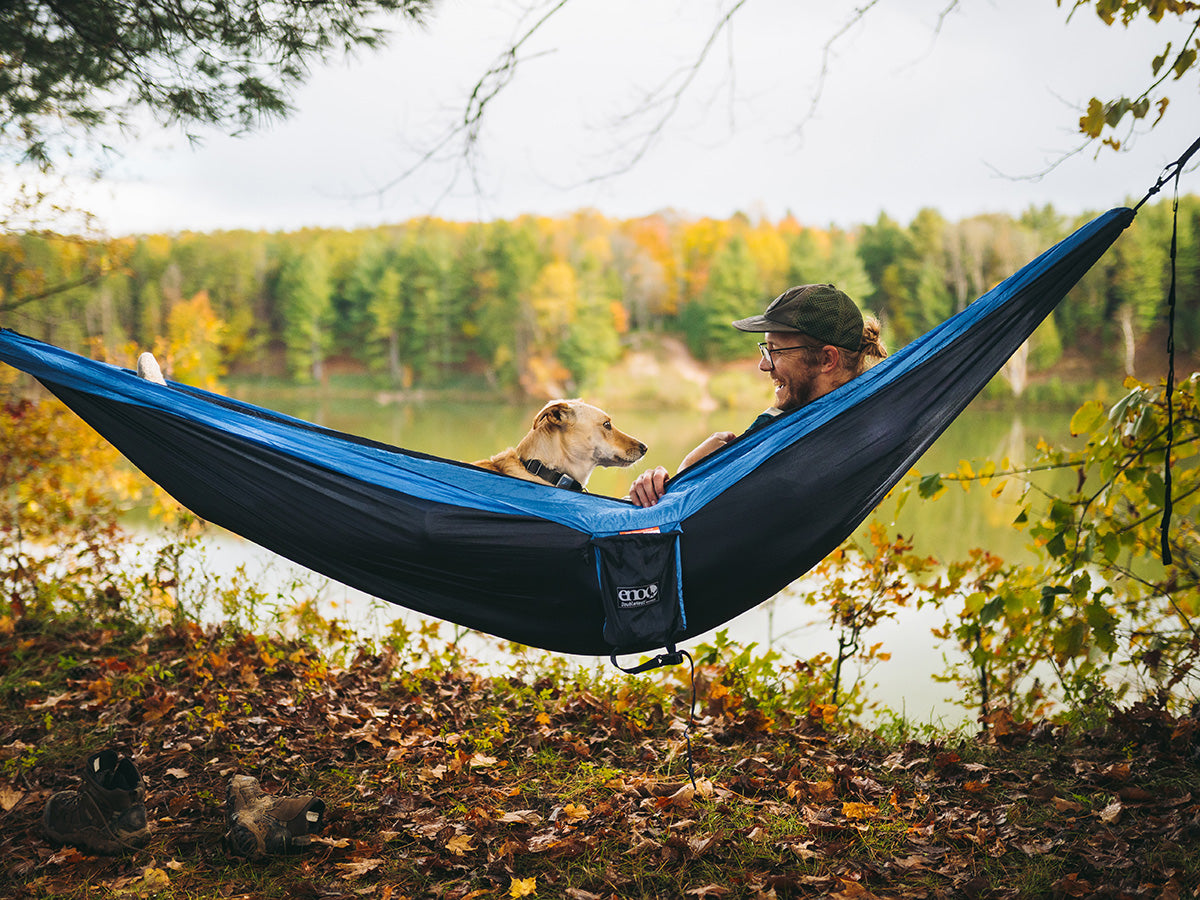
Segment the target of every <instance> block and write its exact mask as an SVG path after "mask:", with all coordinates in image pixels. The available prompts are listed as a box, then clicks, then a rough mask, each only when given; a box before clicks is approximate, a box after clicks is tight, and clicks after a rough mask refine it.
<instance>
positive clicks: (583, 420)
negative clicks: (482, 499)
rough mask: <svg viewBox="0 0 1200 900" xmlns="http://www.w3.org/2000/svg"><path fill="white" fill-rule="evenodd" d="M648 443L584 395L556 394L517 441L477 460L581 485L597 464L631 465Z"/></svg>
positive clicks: (530, 477)
mask: <svg viewBox="0 0 1200 900" xmlns="http://www.w3.org/2000/svg"><path fill="white" fill-rule="evenodd" d="M645 453H646V445H645V444H643V443H642V442H641V441H639V440H638V439H637V438H633V437H630V436H629V435H627V434H625V433H624V432H621V431H618V430H617V429H616V428H614V427H613V423H612V417H611V416H609V414H608V413H606V412H605V411H604V410H602V409H597V408H596V407H594V406H591V405H590V404H587V403H584V402H583V401H582V400H551V401H550V402H549V403H547V404H546V405H545V406H543V407H542V410H541V412H539V413H538V414H537V415H536V416H535V417H534V419H533V427H532V428H530V429H529V433H528V434H526V435H525V437H523V438H521V441H520V443H518V444H517V446H516V447H509V448H508V449H507V450H502V451H501V452H500V453H497V454H496V455H495V456H493V457H491V458H490V459H481V460H479V461H478V462H475V463H472V465H475V466H479V467H480V468H481V469H489V470H491V471H492V472H500V473H501V474H504V475H513V476H515V477H517V478H524V479H525V480H526V481H538V482H541V483H543V484H552V485H555V486H557V487H565V488H570V489H573V490H577V491H581V490H583V488H584V485H586V484H587V480H588V478H590V477H591V474H592V470H593V469H595V468H596V466H628V465H630V464H631V463H635V462H637V461H638V460H639V459H641V458H642V457H643V456H644V455H645Z"/></svg>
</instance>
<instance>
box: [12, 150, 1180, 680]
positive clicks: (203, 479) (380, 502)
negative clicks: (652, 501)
mask: <svg viewBox="0 0 1200 900" xmlns="http://www.w3.org/2000/svg"><path fill="white" fill-rule="evenodd" d="M1198 151H1200V139H1198V140H1197V141H1196V142H1195V143H1194V144H1193V145H1192V146H1191V147H1190V148H1188V150H1187V152H1185V153H1184V154H1183V155H1182V156H1181V157H1180V158H1179V159H1178V160H1176V161H1175V162H1174V163H1172V164H1171V165H1170V166H1168V167H1167V169H1166V170H1165V171H1164V174H1163V175H1162V177H1160V178H1159V181H1158V183H1157V184H1156V185H1155V186H1154V187H1153V188H1152V189H1151V191H1150V193H1148V194H1147V196H1146V198H1145V199H1143V200H1142V201H1141V203H1139V204H1138V207H1139V208H1140V206H1141V205H1142V204H1144V203H1145V202H1146V199H1149V197H1150V196H1153V194H1155V193H1157V191H1158V190H1160V189H1161V188H1162V187H1163V186H1164V185H1165V184H1167V183H1168V182H1170V181H1171V180H1174V181H1175V185H1176V188H1175V190H1176V215H1177V208H1178V203H1177V198H1178V183H1179V175H1180V172H1181V171H1182V169H1183V168H1184V166H1185V165H1186V164H1187V162H1188V160H1189V159H1190V158H1191V157H1192V156H1193V155H1194V154H1195V153H1197V152H1198ZM1135 211H1136V208H1135V209H1134V210H1131V209H1115V210H1111V211H1109V212H1108V213H1106V214H1103V215H1101V216H1099V217H1097V218H1096V219H1094V220H1093V221H1092V222H1090V223H1088V224H1087V225H1085V226H1083V227H1082V228H1080V229H1079V230H1078V231H1077V232H1076V233H1075V234H1073V235H1071V236H1070V237H1068V238H1067V239H1065V240H1064V241H1062V242H1060V243H1059V244H1058V245H1056V246H1055V247H1052V248H1050V249H1049V250H1047V251H1046V252H1045V253H1043V254H1042V255H1041V256H1039V257H1038V258H1037V259H1035V260H1033V261H1031V262H1030V263H1029V264H1027V265H1026V266H1024V267H1023V268H1022V269H1021V270H1020V271H1018V272H1016V273H1014V274H1013V275H1012V276H1011V277H1010V278H1008V279H1006V280H1005V281H1004V282H1003V283H1001V284H1000V285H998V286H997V287H996V288H993V289H992V290H991V291H989V292H988V293H987V294H985V295H984V296H983V297H981V298H979V299H978V300H977V301H975V302H974V303H972V304H970V305H969V306H968V307H967V308H966V309H965V310H964V311H963V312H961V313H959V314H957V315H955V316H953V317H951V318H950V319H948V320H947V321H946V322H944V323H942V324H941V325H939V326H938V327H936V328H935V329H933V330H932V331H930V332H928V333H927V334H925V335H923V336H921V337H919V338H917V339H916V340H914V341H913V342H911V343H910V344H908V345H907V346H905V347H904V348H902V349H900V350H899V351H897V352H896V353H894V354H892V356H891V357H889V358H888V359H886V360H884V361H883V362H881V363H880V364H879V365H877V366H875V367H873V368H872V369H870V370H868V371H867V372H866V373H864V374H862V375H860V376H858V377H857V378H855V379H853V380H852V381H851V382H850V383H848V384H847V385H845V386H843V387H842V388H839V389H838V390H837V391H834V392H832V393H831V394H828V395H826V396H825V397H822V398H820V399H818V400H816V401H814V402H813V403H810V404H808V405H807V406H805V407H803V408H801V409H798V410H795V411H792V412H789V413H787V414H784V415H781V416H778V417H777V418H776V420H775V421H774V422H772V423H771V424H770V425H767V426H766V427H763V428H760V429H758V430H757V431H755V432H753V433H751V434H749V435H747V436H745V437H743V438H741V439H739V440H738V441H735V442H733V443H732V444H730V445H729V446H727V447H725V448H723V449H722V450H721V451H719V452H717V453H714V454H712V455H711V456H709V457H708V458H706V459H704V460H702V461H701V462H700V463H698V464H696V465H695V466H692V467H691V468H689V469H688V470H687V471H686V472H683V473H680V474H679V475H678V476H677V477H676V478H674V479H672V481H671V485H670V486H669V489H668V491H667V494H666V495H665V496H664V497H663V499H662V500H661V501H660V503H659V504H658V506H656V507H653V508H650V509H640V508H638V507H635V506H633V505H632V504H630V503H628V502H625V501H621V500H617V499H614V498H607V497H602V496H598V495H591V494H579V493H574V492H570V491H563V490H558V489H553V488H549V487H545V486H541V485H536V484H533V483H531V482H526V481H521V480H518V479H513V478H507V477H504V476H501V475H497V474H494V473H491V472H486V471H483V470H480V469H476V468H474V467H472V466H469V465H467V464H464V463H458V462H455V461H452V460H445V459H439V458H437V457H431V456H429V455H427V454H421V453H417V452H414V451H410V450H404V449H401V448H398V447H391V446H388V445H385V444H381V443H378V442H375V441H369V440H366V439H363V438H357V437H354V436H350V435H344V434H340V433H338V432H334V431H332V430H330V429H326V428H322V427H321V426H317V425H313V424H311V423H307V422H303V421H301V420H298V419H294V418H291V417H288V416H284V415H281V414H279V413H275V412H272V411H270V410H266V409H262V408H259V407H254V406H251V405H250V404H246V403H242V402H240V401H237V400H234V399H232V398H226V397H220V396H219V395H215V394H210V393H208V392H205V391H201V390H199V389H197V388H192V387H189V386H187V385H182V384H176V383H172V384H169V385H168V386H167V387H162V386H159V385H156V384H152V383H150V382H147V381H145V380H143V379H139V378H137V377H136V375H135V374H134V373H132V372H130V371H129V370H126V369H119V368H116V367H113V366H108V365H106V364H103V363H98V362H95V361H93V360H87V359H84V358H83V357H79V356H77V355H75V354H71V353H68V352H67V351H64V350H60V349H59V348H55V347H52V346H50V345H47V344H43V343H41V342H38V341H34V340H33V339H30V338H26V337H24V336H21V335H18V334H16V333H15V332H12V331H7V330H0V361H4V362H7V363H9V364H11V365H14V366H16V367H17V368H20V369H23V370H24V371H26V372H29V373H30V374H32V375H34V376H35V377H36V378H38V379H39V380H40V381H41V382H42V383H43V384H44V385H46V386H47V387H48V388H49V389H50V390H51V391H52V392H53V393H54V394H56V395H57V396H58V397H59V398H60V399H62V400H63V401H64V402H65V403H66V404H67V405H68V406H69V407H70V408H71V409H73V410H74V411H75V412H76V413H78V414H79V415H80V416H81V417H82V418H84V419H85V420H86V421H87V422H88V423H89V424H91V425H92V426H93V427H94V428H95V429H96V430H97V431H99V432H100V433H101V434H102V435H103V436H104V437H105V438H107V439H108V440H109V441H110V442H111V443H113V444H114V445H116V446H117V447H118V449H120V450H121V451H122V453H124V454H125V456H126V457H128V458H129V459H130V461H131V462H133V464H134V465H136V466H137V467H138V468H140V469H142V470H143V471H144V472H146V474H148V475H149V476H150V477H151V478H152V479H153V480H154V481H156V482H157V483H158V484H160V485H161V486H162V487H163V488H165V489H166V490H167V491H168V493H171V494H172V495H173V496H175V497H176V499H178V500H179V501H180V502H181V503H183V505H184V506H186V507H188V508H189V509H191V510H192V511H194V512H195V513H196V514H197V515H199V516H200V517H201V518H203V519H206V520H208V521H211V522H214V523H216V524H218V525H222V526H224V527H225V528H228V529H229V530H230V531H233V532H234V533H236V534H240V535H242V536H243V537H245V538H247V539H249V540H251V541H253V542H255V543H258V544H261V545H262V546H264V547H267V548H269V549H271V550H274V551H275V552H277V553H279V554H280V555H282V556H285V557H287V558H289V559H292V560H293V561H295V562H298V563H300V564H301V565H305V566H307V567H308V568H311V569H314V570H315V571H318V572H321V573H322V574H324V575H326V576H328V577H330V578H333V579H334V580H337V581H341V582H343V583H345V584H348V585H350V586H352V587H355V588H357V589H359V590H361V591H363V592H364V593H367V594H370V595H373V596H376V597H379V598H381V599H384V600H386V601H388V602H391V603H395V604H398V605H401V606H405V607H407V608H409V609H413V610H416V611H418V612H421V613H424V614H426V615H431V616H433V617H436V618H441V619H447V620H449V621H453V622H456V623H457V624H460V625H464V626H466V627H469V628H474V629H478V630H481V631H485V632H488V633H490V634H493V635H496V636H499V637H501V638H505V639H508V640H512V641H515V642H518V643H522V644H527V645H531V646H535V647H540V648H543V649H546V650H551V651H554V652H565V653H575V654H583V655H596V656H609V655H615V654H616V653H621V654H634V653H644V652H647V651H651V650H655V649H657V648H662V647H666V648H667V652H666V653H665V654H660V656H659V657H657V658H656V659H655V660H652V661H651V662H655V661H658V662H662V663H677V662H680V661H682V659H683V658H684V657H683V655H682V654H681V653H680V652H679V651H678V650H677V649H676V644H677V642H680V641H683V640H686V639H688V638H691V637H694V636H697V635H699V634H702V633H705V632H707V631H709V630H711V629H712V628H715V627H717V626H719V625H721V624H723V623H724V622H727V621H729V620H730V619H732V618H733V617H734V616H736V615H738V614H740V613H741V612H744V611H745V610H747V609H750V608H751V607H753V606H756V605H758V604H759V603H761V602H762V601H763V600H766V599H767V598H769V597H771V596H773V595H774V594H776V593H778V592H779V590H781V589H782V588H783V587H785V586H786V585H788V584H790V583H792V582H794V581H795V580H796V578H798V577H800V575H802V574H803V573H804V572H807V571H808V570H809V569H811V568H812V567H813V566H814V565H816V564H817V563H818V562H820V560H821V559H823V558H824V557H825V556H826V555H828V553H830V552H831V551H833V550H834V549H836V547H837V546H838V545H839V544H840V543H841V542H842V541H843V540H844V539H845V537H846V536H847V535H848V534H850V533H852V532H853V530H854V528H856V527H857V526H858V525H859V524H860V523H861V522H862V521H863V520H864V519H865V518H866V517H867V515H869V513H870V511H871V510H872V509H874V508H875V506H876V505H877V504H878V503H879V501H880V500H882V499H883V497H884V496H885V495H886V493H887V492H888V491H889V490H890V489H891V488H892V487H893V486H894V485H895V484H896V483H898V482H899V480H900V478H902V477H903V475H904V473H906V472H908V471H909V470H910V469H911V467H912V465H913V464H915V463H916V461H917V459H918V458H919V457H920V456H921V455H922V454H923V453H924V451H925V450H926V449H927V448H928V447H929V446H930V445H931V444H932V443H933V441H934V440H936V438H937V437H938V436H939V435H940V434H941V433H942V432H943V431H944V430H945V428H946V427H947V426H948V425H949V423H950V422H951V421H952V420H953V419H954V418H955V417H956V416H957V415H958V414H959V412H961V411H962V410H963V409H965V407H966V406H967V404H968V403H969V402H970V401H971V399H973V398H974V396H975V395H976V394H977V393H978V392H979V391H980V390H982V388H983V387H984V386H985V385H986V383H987V382H988V381H989V380H990V379H991V378H992V376H993V375H994V374H995V373H996V372H997V371H999V369H1000V368H1001V367H1002V366H1003V365H1004V363H1005V362H1006V361H1007V360H1008V359H1009V357H1011V355H1012V354H1013V352H1015V350H1016V349H1017V348H1018V347H1019V346H1020V345H1021V344H1022V343H1023V342H1024V341H1025V340H1026V339H1027V338H1028V337H1029V335H1030V334H1032V332H1033V330H1034V329H1036V327H1037V325H1038V324H1040V322H1041V321H1042V320H1043V319H1044V318H1045V317H1046V316H1047V315H1049V314H1050V312H1051V311H1052V310H1053V308H1054V307H1055V306H1056V305H1057V303H1058V302H1059V301H1060V300H1061V299H1062V297H1063V296H1064V295H1065V294H1066V293H1067V292H1068V291H1069V290H1070V289H1071V287H1072V286H1074V284H1075V283H1076V282H1077V281H1078V279H1079V278H1080V277H1081V276H1082V275H1083V273H1084V272H1086V271H1087V270H1088V269H1089V268H1090V267H1091V266H1092V265H1093V264H1094V262H1095V261H1096V260H1097V259H1099V257H1100V256H1101V255H1103V253H1104V252H1106V250H1107V249H1108V247H1109V246H1110V245H1111V243H1112V242H1113V241H1114V240H1115V239H1116V238H1117V237H1118V236H1119V234H1120V233H1121V232H1122V231H1123V230H1124V228H1125V227H1127V226H1128V224H1129V223H1130V222H1131V221H1132V219H1133V217H1134V214H1135ZM1175 245H1176V238H1175V235H1174V233H1173V237H1172V250H1171V260H1172V279H1171V290H1170V295H1169V300H1168V306H1169V310H1170V311H1169V316H1171V318H1172V325H1171V327H1170V328H1169V329H1168V331H1169V333H1168V354H1169V355H1170V356H1171V365H1170V367H1169V371H1168V420H1169V422H1170V423H1171V425H1170V426H1169V429H1168V440H1172V439H1173V414H1172V412H1171V408H1170V401H1171V393H1172V391H1173V389H1174V381H1173V362H1174V360H1173V354H1174V337H1173V309H1174V304H1175V278H1174V267H1175V257H1176V246H1175ZM1167 464H1168V466H1169V465H1170V451H1169V447H1168V453H1167ZM1169 478H1170V475H1169V472H1168V474H1167V476H1166V478H1165V479H1164V480H1166V481H1167V483H1168V493H1167V497H1168V506H1167V507H1166V508H1165V510H1164V516H1163V520H1162V524H1161V527H1162V534H1163V549H1164V551H1165V553H1164V555H1165V556H1166V558H1167V559H1169V555H1167V554H1169V549H1168V546H1167V545H1168V532H1169V524H1170V506H1169V503H1170V489H1169ZM685 594H686V598H685ZM636 668H639V669H641V668H643V667H642V666H638V667H636Z"/></svg>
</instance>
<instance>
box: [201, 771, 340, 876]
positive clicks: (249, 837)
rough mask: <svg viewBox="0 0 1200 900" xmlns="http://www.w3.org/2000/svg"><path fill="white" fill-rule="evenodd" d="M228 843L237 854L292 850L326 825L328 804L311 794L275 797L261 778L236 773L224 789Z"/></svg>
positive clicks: (268, 853)
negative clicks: (259, 779) (262, 782)
mask: <svg viewBox="0 0 1200 900" xmlns="http://www.w3.org/2000/svg"><path fill="white" fill-rule="evenodd" d="M225 818H226V821H227V822H228V824H229V830H228V831H226V832H225V843H226V846H227V847H228V848H229V850H230V851H231V852H232V853H236V854H237V855H238V856H246V857H249V858H250V859H259V858H261V857H263V856H268V855H276V854H282V853H292V852H294V851H296V850H299V849H301V848H302V847H305V846H307V845H308V844H309V843H310V842H311V841H312V835H314V834H316V833H317V832H319V831H320V830H321V829H322V828H323V827H324V826H325V803H324V801H322V800H318V799H317V798H316V797H313V796H312V795H304V796H300V797H272V796H271V795H270V794H268V793H266V792H265V791H263V789H262V786H261V785H260V784H259V783H258V779H257V778H254V777H253V776H250V775H234V776H233V778H232V779H230V782H229V787H228V789H227V790H226V792H225Z"/></svg>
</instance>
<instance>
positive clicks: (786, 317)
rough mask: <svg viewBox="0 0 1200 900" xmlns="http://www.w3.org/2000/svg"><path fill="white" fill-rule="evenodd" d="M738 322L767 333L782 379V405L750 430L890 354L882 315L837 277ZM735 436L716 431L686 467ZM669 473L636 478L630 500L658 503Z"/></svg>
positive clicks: (769, 353)
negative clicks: (867, 308) (838, 284)
mask: <svg viewBox="0 0 1200 900" xmlns="http://www.w3.org/2000/svg"><path fill="white" fill-rule="evenodd" d="M733 327H734V328H738V329H740V330H742V331H750V332H761V333H762V334H763V337H764V338H765V340H763V341H762V342H761V343H760V344H759V345H758V347H759V350H760V351H761V352H762V359H761V361H760V362H759V364H758V368H759V369H760V370H762V371H763V372H766V373H768V374H769V375H770V376H771V381H772V382H773V383H774V385H775V403H774V405H773V406H771V408H770V409H768V410H767V411H766V412H764V413H763V414H762V415H760V416H759V417H758V418H757V419H755V420H754V423H753V424H752V425H751V426H750V427H749V428H748V429H747V430H746V432H745V433H746V434H749V433H750V432H751V431H754V430H755V429H757V428H761V427H762V426H763V425H766V424H767V423H768V422H770V421H772V420H773V419H774V418H775V416H778V415H780V414H781V413H785V412H790V411H791V410H793V409H799V408H800V407H801V406H804V405H805V404H808V403H811V402H812V401H813V400H816V399H817V398H818V397H823V396H824V395H825V394H828V393H829V392H830V391H832V390H833V389H834V388H838V387H841V386H842V385H843V384H845V383H846V382H847V381H849V380H850V379H852V378H854V377H855V376H856V375H859V374H861V373H862V372H865V371H866V370H867V369H868V368H869V367H870V366H871V365H874V364H875V363H876V362H878V361H879V360H881V359H883V358H884V357H885V356H887V350H886V349H885V348H884V346H883V344H882V342H881V341H880V339H879V320H878V319H876V318H875V317H874V316H866V317H864V316H863V314H862V312H861V311H860V310H859V308H858V307H857V306H856V305H855V303H854V301H853V300H851V299H850V298H849V297H847V296H846V295H845V294H844V293H843V292H841V291H839V290H838V289H837V288H835V287H834V286H833V285H832V284H802V285H799V286H797V287H794V288H789V289H788V290H786V291H784V292H783V293H782V294H780V295H779V296H778V297H776V298H775V299H774V300H772V301H771V305H770V306H768V307H767V309H766V311H765V312H764V313H763V314H762V315H761V316H751V317H750V318H748V319H739V320H738V321H736V322H734V323H733ZM735 440H737V435H735V434H734V433H733V432H732V431H718V432H716V433H714V434H712V435H710V436H709V437H708V438H706V439H705V440H704V441H703V442H702V443H701V444H700V445H699V446H698V447H696V449H694V450H693V451H692V452H691V453H689V454H688V455H687V456H685V457H684V458H683V461H682V462H680V464H679V471H680V472H682V471H683V470H684V469H686V468H687V467H688V466H692V465H695V464H696V463H697V462H699V461H700V460H702V459H704V457H706V456H708V455H709V454H710V453H712V452H714V451H715V450H719V449H720V448H721V447H724V446H725V445H726V444H728V443H730V442H732V441H735ZM669 480H670V476H669V474H668V473H667V470H666V469H665V468H663V467H662V466H658V467H657V468H654V469H650V470H647V471H645V472H643V473H642V474H641V475H639V476H638V477H637V478H636V479H635V480H634V482H633V485H632V486H631V487H630V489H629V499H630V500H632V501H633V502H634V503H636V504H637V505H638V506H653V505H654V504H655V503H657V502H658V501H659V498H660V497H662V495H663V493H664V492H665V491H666V489H667V482H668V481H669Z"/></svg>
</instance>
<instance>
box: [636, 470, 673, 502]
mask: <svg viewBox="0 0 1200 900" xmlns="http://www.w3.org/2000/svg"><path fill="white" fill-rule="evenodd" d="M670 478H671V476H670V475H668V474H667V470H666V469H665V468H663V467H662V466H657V467H656V468H653V469H647V470H646V471H645V472H643V473H642V474H641V475H639V476H638V477H637V478H635V479H634V480H633V484H632V485H631V486H630V488H629V499H630V500H632V501H633V502H634V503H635V504H636V505H637V506H653V505H654V504H655V503H657V502H658V500H659V498H660V497H661V496H662V495H663V494H665V493H666V491H667V482H668V481H669V480H670Z"/></svg>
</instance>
